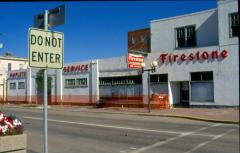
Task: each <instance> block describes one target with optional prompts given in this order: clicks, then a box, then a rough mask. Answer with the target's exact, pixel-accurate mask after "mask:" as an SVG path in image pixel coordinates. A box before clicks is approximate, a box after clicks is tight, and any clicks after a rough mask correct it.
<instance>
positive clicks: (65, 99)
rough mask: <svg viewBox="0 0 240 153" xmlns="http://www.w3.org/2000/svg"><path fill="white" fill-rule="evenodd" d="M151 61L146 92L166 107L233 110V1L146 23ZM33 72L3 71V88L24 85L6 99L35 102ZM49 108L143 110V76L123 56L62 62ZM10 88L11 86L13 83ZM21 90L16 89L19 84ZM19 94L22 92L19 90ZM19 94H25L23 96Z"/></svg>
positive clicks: (235, 35) (236, 68) (236, 46)
mask: <svg viewBox="0 0 240 153" xmlns="http://www.w3.org/2000/svg"><path fill="white" fill-rule="evenodd" d="M150 31H151V53H149V54H148V55H147V56H145V59H144V60H145V63H146V68H149V67H150V63H151V62H152V61H154V60H156V61H157V62H158V66H157V68H156V72H154V73H151V77H150V94H153V93H160V94H164V95H167V97H168V101H169V103H170V105H172V106H174V105H187V106H188V105H190V106H214V107H215V106H231V107H232V106H233V107H239V38H238V33H239V15H238V1H236V0H224V1H218V2H217V8H216V9H211V10H205V11H201V12H196V13H192V14H185V15H181V16H176V17H171V18H164V19H159V20H153V21H150ZM37 71H38V70H37V69H30V68H28V69H27V70H26V76H21V75H15V76H16V77H13V74H12V73H21V72H20V71H14V72H10V73H9V81H8V86H9V87H11V86H13V87H14V83H16V84H18V82H24V81H25V84H26V88H25V89H24V90H23V89H18V88H17V87H16V88H8V91H7V93H8V101H11V102H16V101H17V100H19V99H20V98H18V97H21V96H24V97H25V98H23V99H22V102H27V103H38V102H40V100H38V98H36V96H37V95H40V94H39V92H38V91H37V85H36V81H35V80H36V79H35V78H36V72H37ZM49 75H50V76H51V77H52V82H51V84H52V86H51V103H52V104H83V105H85V104H94V103H97V102H99V100H100V99H105V100H107V101H108V102H109V103H113V101H114V103H115V104H116V103H118V104H119V105H128V106H130V105H132V106H145V105H146V104H147V101H148V74H147V72H144V73H142V71H141V69H140V70H136V69H129V68H128V63H127V56H121V57H115V58H108V59H96V60H93V61H81V62H77V63H67V64H65V65H64V69H63V70H49ZM15 86H16V85H15ZM20 86H21V85H20ZM22 90H23V91H22ZM24 93H25V94H24Z"/></svg>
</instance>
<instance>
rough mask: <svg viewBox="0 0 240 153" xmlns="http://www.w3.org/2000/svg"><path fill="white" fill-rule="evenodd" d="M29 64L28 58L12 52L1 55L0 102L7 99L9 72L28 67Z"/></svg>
mask: <svg viewBox="0 0 240 153" xmlns="http://www.w3.org/2000/svg"><path fill="white" fill-rule="evenodd" d="M27 65H28V61H27V59H24V58H18V57H14V56H12V54H11V53H6V54H5V55H4V56H0V102H2V101H6V95H7V90H6V89H7V78H8V77H7V76H8V73H9V72H11V71H12V70H22V69H26V68H27Z"/></svg>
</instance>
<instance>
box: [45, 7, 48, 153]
mask: <svg viewBox="0 0 240 153" xmlns="http://www.w3.org/2000/svg"><path fill="white" fill-rule="evenodd" d="M44 29H45V30H48V11H47V10H45V15H44ZM47 78H48V77H47V69H45V70H44V153H48V91H47V88H48V87H47V85H48V83H47V80H48V79H47Z"/></svg>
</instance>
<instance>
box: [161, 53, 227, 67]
mask: <svg viewBox="0 0 240 153" xmlns="http://www.w3.org/2000/svg"><path fill="white" fill-rule="evenodd" d="M227 56H228V51H226V50H223V51H221V52H218V51H217V50H213V51H211V52H208V51H203V52H202V53H200V52H199V51H197V52H196V53H190V54H188V55H186V54H185V53H182V54H181V55H178V54H169V53H163V54H161V55H160V57H159V59H160V61H161V63H162V64H164V63H165V61H167V62H169V63H172V62H176V61H178V60H181V61H182V62H184V61H186V60H189V61H193V60H197V61H199V60H200V59H203V60H208V59H210V58H211V59H219V58H222V59H225V58H226V57H227Z"/></svg>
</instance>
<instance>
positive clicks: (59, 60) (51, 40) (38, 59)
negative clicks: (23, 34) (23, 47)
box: [28, 28, 64, 69]
mask: <svg viewBox="0 0 240 153" xmlns="http://www.w3.org/2000/svg"><path fill="white" fill-rule="evenodd" d="M63 39H64V38H63V33H61V32H52V31H45V30H42V29H36V28H30V29H29V36H28V44H29V57H28V58H29V65H30V67H36V68H56V69H58V68H59V69H61V68H63V46H64V43H63V42H64V41H63Z"/></svg>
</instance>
